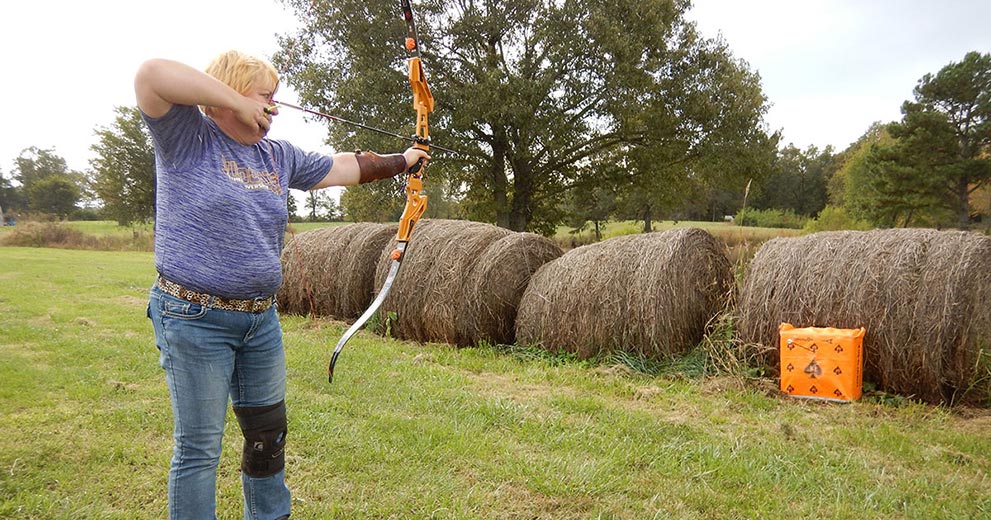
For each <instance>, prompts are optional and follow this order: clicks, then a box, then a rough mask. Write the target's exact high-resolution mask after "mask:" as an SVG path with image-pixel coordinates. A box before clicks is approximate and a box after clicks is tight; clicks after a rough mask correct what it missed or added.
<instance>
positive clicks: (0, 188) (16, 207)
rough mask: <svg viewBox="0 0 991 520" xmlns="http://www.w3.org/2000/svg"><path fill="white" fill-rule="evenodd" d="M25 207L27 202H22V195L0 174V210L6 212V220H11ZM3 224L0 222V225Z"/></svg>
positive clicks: (9, 180)
mask: <svg viewBox="0 0 991 520" xmlns="http://www.w3.org/2000/svg"><path fill="white" fill-rule="evenodd" d="M26 207H27V202H26V201H25V200H24V193H23V192H22V191H21V190H20V189H18V187H17V186H14V184H13V183H12V182H11V179H8V178H7V177H6V176H4V174H3V172H0V208H2V209H3V211H6V212H7V215H6V218H8V219H9V218H11V216H12V215H13V214H14V213H16V212H17V211H22V210H24V209H25V208H26ZM2 224H3V222H2V221H0V225H2Z"/></svg>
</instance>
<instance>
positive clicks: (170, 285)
mask: <svg viewBox="0 0 991 520" xmlns="http://www.w3.org/2000/svg"><path fill="white" fill-rule="evenodd" d="M158 288H159V289H161V290H162V292H164V293H165V294H169V295H172V296H175V297H176V298H179V299H181V300H186V301H188V302H193V303H198V304H200V305H203V306H204V307H211V308H214V309H222V310H225V311H238V312H251V313H254V314H258V313H261V312H265V311H267V310H268V308H269V307H271V306H272V304H273V303H275V296H274V295H273V296H268V297H265V298H255V299H253V300H235V299H233V298H224V297H221V296H214V295H212V294H207V293H201V292H196V291H194V290H192V289H187V288H185V287H183V286H181V285H179V284H177V283H175V282H173V281H171V280H166V279H165V278H162V277H161V276H159V277H158Z"/></svg>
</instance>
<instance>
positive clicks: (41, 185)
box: [13, 146, 84, 217]
mask: <svg viewBox="0 0 991 520" xmlns="http://www.w3.org/2000/svg"><path fill="white" fill-rule="evenodd" d="M14 162H15V168H14V172H13V174H14V179H15V180H17V181H18V182H19V183H20V184H21V190H22V191H23V193H24V198H25V200H26V201H27V209H29V210H31V211H37V212H40V213H48V214H52V215H58V216H60V217H65V216H67V215H68V214H69V213H71V212H72V210H73V209H74V208H75V206H76V203H77V202H78V201H79V198H80V195H81V193H82V188H81V186H82V185H83V184H84V182H83V180H82V175H81V174H79V173H78V172H72V171H69V169H68V166H67V165H66V163H65V159H63V158H62V157H60V156H58V155H56V154H55V151H54V150H42V149H39V148H37V147H34V146H32V147H30V148H26V149H25V150H24V151H22V152H21V155H19V156H18V157H17V159H15V161H14Z"/></svg>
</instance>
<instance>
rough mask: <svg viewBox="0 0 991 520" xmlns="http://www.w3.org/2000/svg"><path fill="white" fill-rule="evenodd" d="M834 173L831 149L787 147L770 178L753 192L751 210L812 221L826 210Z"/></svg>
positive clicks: (780, 153) (828, 147)
mask: <svg viewBox="0 0 991 520" xmlns="http://www.w3.org/2000/svg"><path fill="white" fill-rule="evenodd" d="M835 169H836V166H835V161H834V154H833V148H832V147H831V146H827V147H826V149H825V150H822V151H820V150H819V149H818V148H816V147H815V146H809V147H808V148H807V149H805V150H804V151H803V150H799V149H798V148H797V147H795V145H793V144H789V145H788V146H785V147H784V148H782V149H781V150H780V151H779V152H778V156H777V159H776V160H775V162H774V167H773V170H772V171H773V173H772V174H771V175H770V177H768V178H767V179H766V180H764V182H762V183H761V184H759V185H758V186H759V187H758V188H757V189H756V190H754V191H755V193H754V196H753V199H752V200H753V207H754V208H755V209H782V210H792V211H793V212H795V214H796V215H800V216H805V217H815V216H816V215H818V214H819V212H820V211H822V209H823V208H825V207H826V202H827V199H828V196H827V189H826V188H827V184H828V182H829V178H830V177H831V176H832V174H833V171H834V170H835Z"/></svg>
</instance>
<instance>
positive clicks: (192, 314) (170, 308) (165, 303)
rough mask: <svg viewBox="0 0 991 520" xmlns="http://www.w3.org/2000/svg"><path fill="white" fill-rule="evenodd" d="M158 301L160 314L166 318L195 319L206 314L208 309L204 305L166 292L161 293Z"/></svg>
mask: <svg viewBox="0 0 991 520" xmlns="http://www.w3.org/2000/svg"><path fill="white" fill-rule="evenodd" d="M160 301H161V310H162V316H163V317H166V318H175V319H180V320H196V319H199V318H202V317H203V316H206V312H207V310H208V308H207V307H206V306H205V305H200V304H198V303H193V302H189V301H186V300H180V299H179V298H176V297H174V296H171V295H168V294H163V295H162V297H161V300H160Z"/></svg>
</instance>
